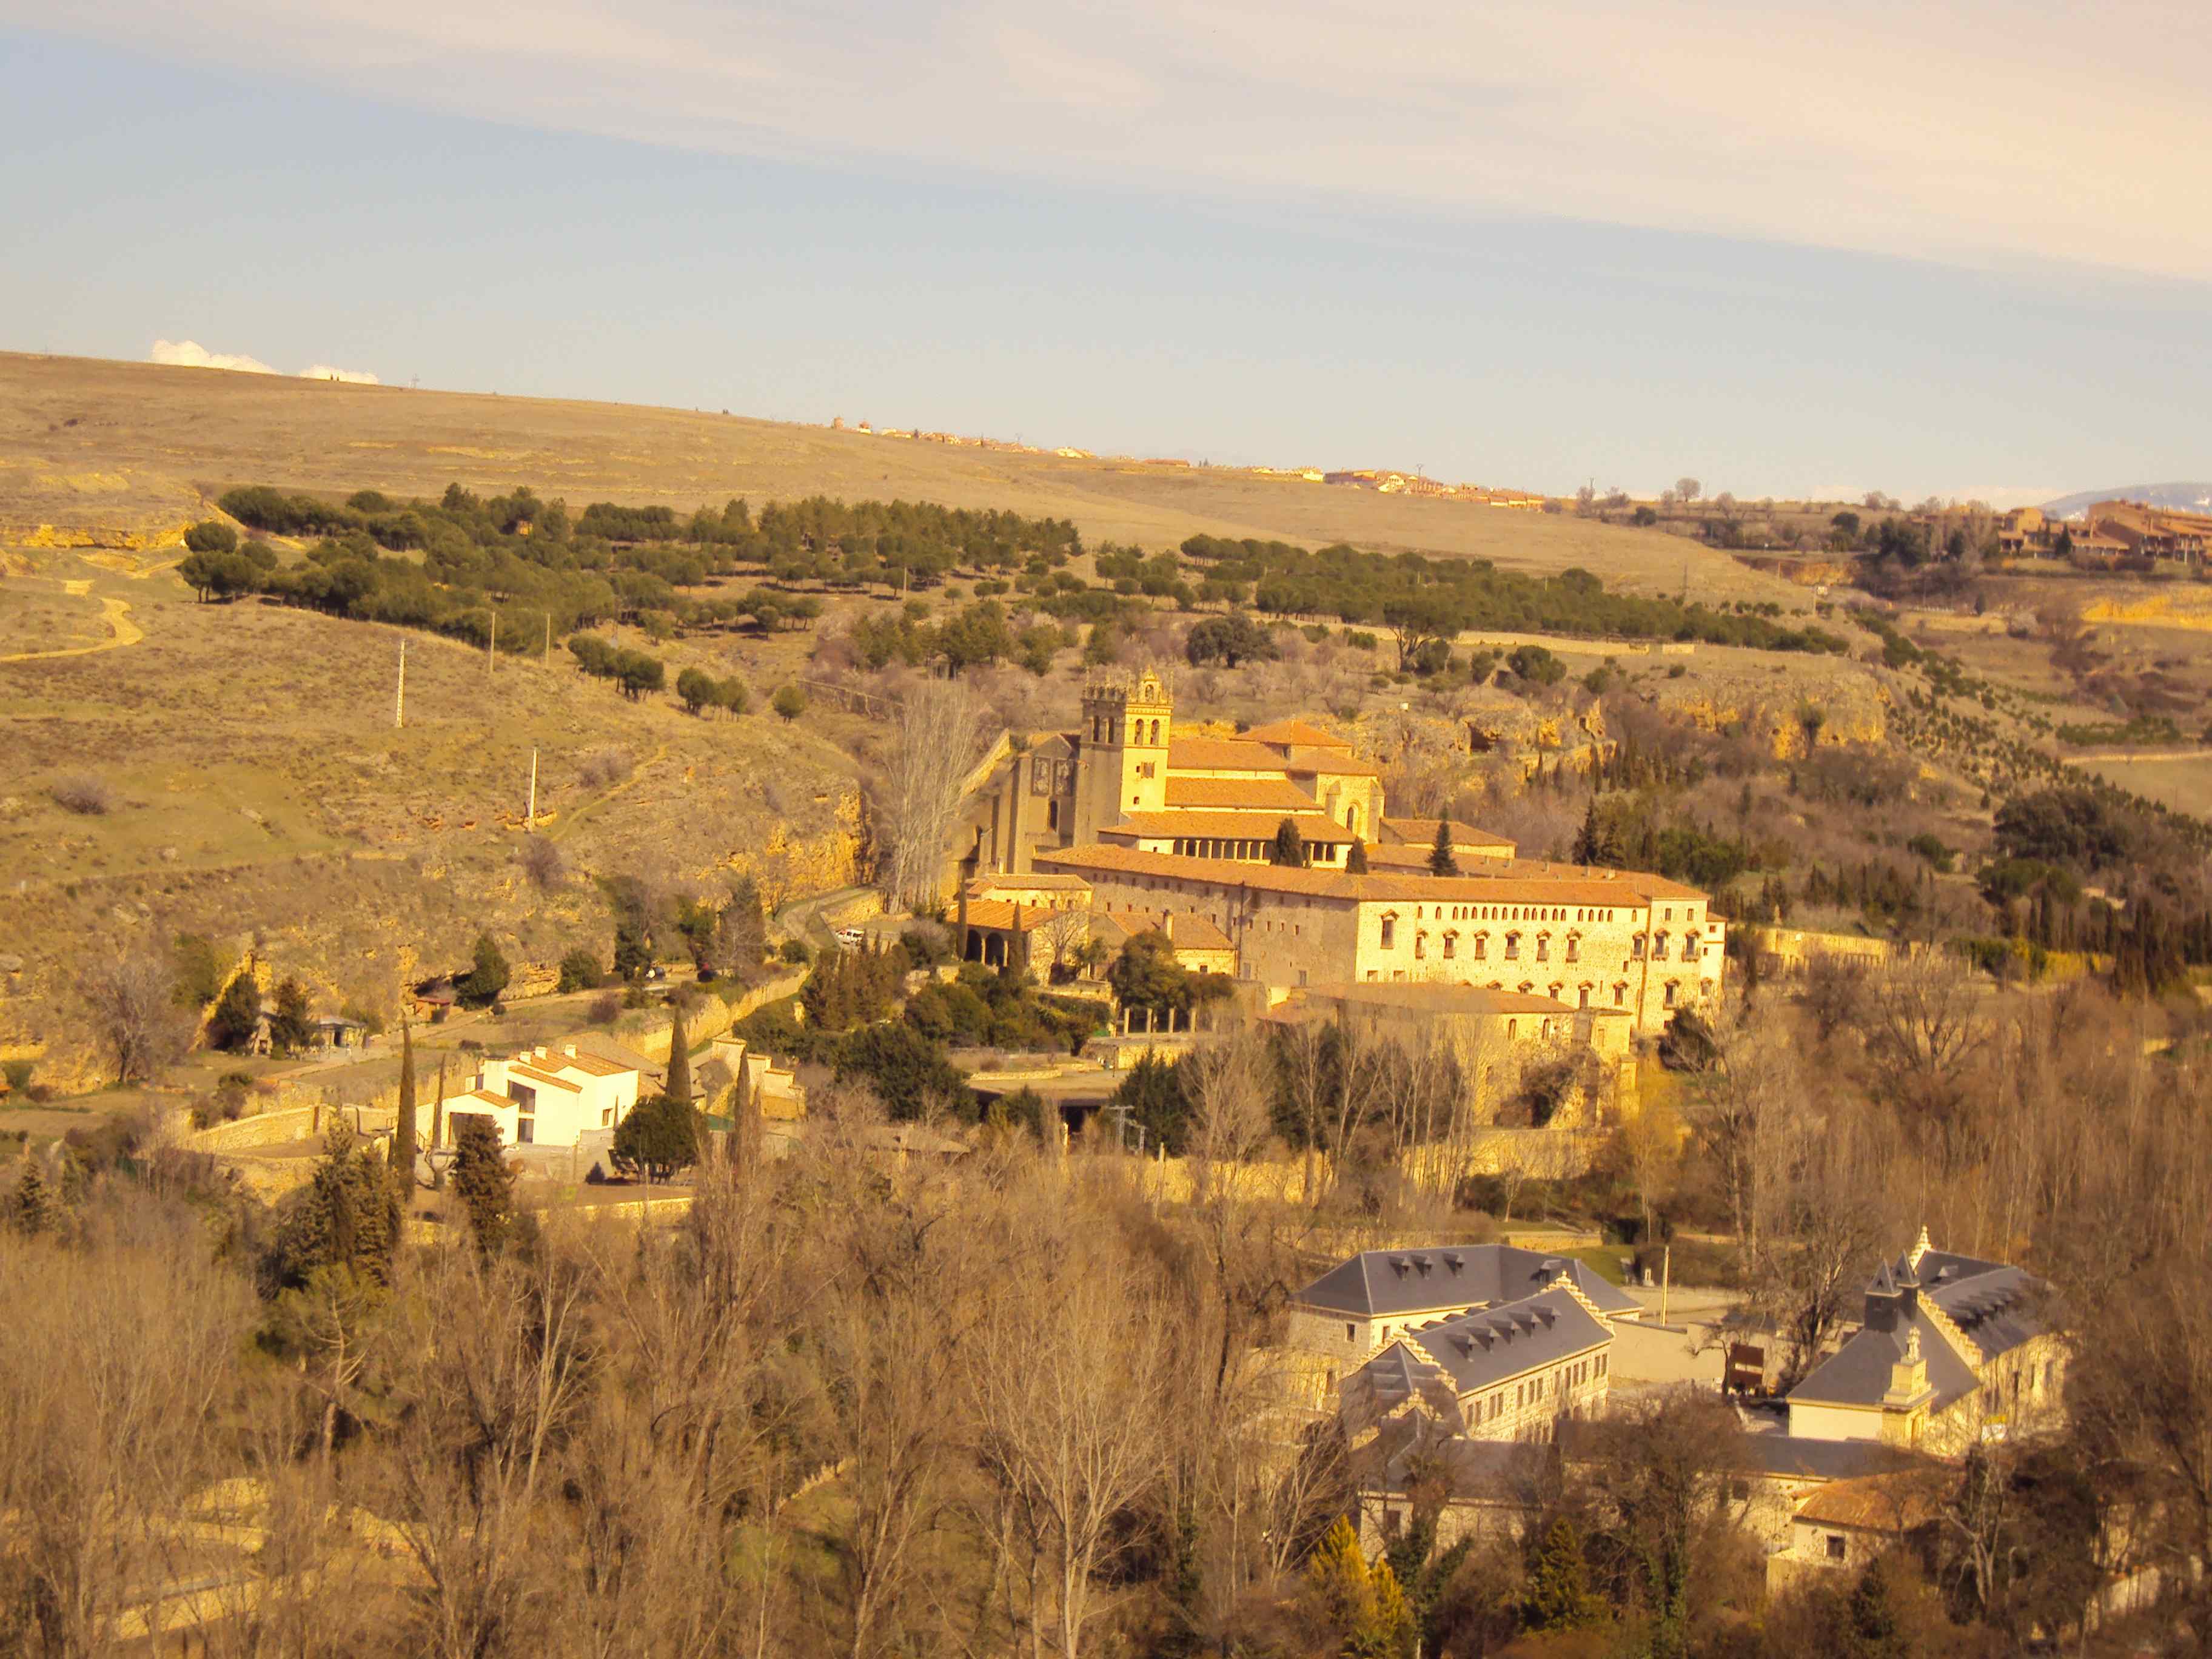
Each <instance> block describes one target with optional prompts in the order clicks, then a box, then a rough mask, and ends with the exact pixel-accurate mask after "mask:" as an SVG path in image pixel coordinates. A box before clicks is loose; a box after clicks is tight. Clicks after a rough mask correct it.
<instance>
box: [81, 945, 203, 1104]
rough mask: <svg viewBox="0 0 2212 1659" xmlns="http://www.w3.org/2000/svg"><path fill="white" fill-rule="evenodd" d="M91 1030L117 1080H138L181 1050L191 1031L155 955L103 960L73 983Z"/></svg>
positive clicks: (168, 976)
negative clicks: (78, 982)
mask: <svg viewBox="0 0 2212 1659" xmlns="http://www.w3.org/2000/svg"><path fill="white" fill-rule="evenodd" d="M78 991H79V993H80V994H82V997H83V998H84V1001H85V1006H86V1009H87V1012H88V1014H89V1015H90V1018H91V1024H92V1029H93V1031H94V1035H95V1036H97V1038H98V1039H99V1042H100V1047H101V1048H102V1049H103V1050H104V1051H105V1052H106V1055H107V1058H108V1063H109V1064H110V1065H111V1066H112V1067H113V1068H114V1072H115V1080H116V1081H117V1082H118V1083H143V1082H146V1081H148V1080H149V1079H153V1078H155V1077H158V1076H160V1075H161V1072H162V1070H163V1069H164V1068H165V1067H166V1066H168V1065H170V1064H171V1063H172V1062H173V1061H174V1060H176V1059H177V1058H178V1057H179V1055H181V1054H183V1053H184V1051H185V1043H186V1042H188V1041H189V1040H190V1037H191V1031H190V1029H189V1027H188V1025H187V1024H186V1022H185V1018H184V1016H183V1015H182V1013H181V1012H180V1011H179V1009H178V1007H177V1004H176V995H175V992H176V981H175V978H174V976H173V975H172V974H171V973H170V971H169V969H168V968H167V965H166V964H165V963H162V962H161V960H160V959H159V958H158V957H152V956H149V955H144V954H134V955H131V956H125V957H116V958H115V959H114V960H113V961H111V962H103V963H99V964H97V965H96V966H94V968H93V969H92V970H91V971H90V972H89V973H88V974H86V975H85V976H84V979H83V980H82V982H81V983H80V985H79V986H78Z"/></svg>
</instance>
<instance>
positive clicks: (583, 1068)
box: [552, 1054, 630, 1077]
mask: <svg viewBox="0 0 2212 1659" xmlns="http://www.w3.org/2000/svg"><path fill="white" fill-rule="evenodd" d="M552 1059H553V1061H554V1062H555V1063H556V1065H557V1066H559V1067H560V1069H562V1070H564V1071H577V1072H581V1073H584V1075H585V1076H586V1077H620V1076H622V1075H623V1073H625V1072H627V1071H629V1069H630V1068H629V1066H617V1065H616V1064H615V1063H614V1061H612V1060H601V1059H600V1058H599V1056H598V1055H597V1054H556V1055H554V1056H553V1057H552Z"/></svg>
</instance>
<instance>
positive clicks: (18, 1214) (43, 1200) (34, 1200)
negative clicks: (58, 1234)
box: [8, 1154, 56, 1237]
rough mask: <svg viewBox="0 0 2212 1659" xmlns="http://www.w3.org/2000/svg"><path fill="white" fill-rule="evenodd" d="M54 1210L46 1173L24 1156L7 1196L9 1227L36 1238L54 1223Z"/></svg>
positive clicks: (30, 1158)
mask: <svg viewBox="0 0 2212 1659" xmlns="http://www.w3.org/2000/svg"><path fill="white" fill-rule="evenodd" d="M55 1209H56V1205H55V1200H54V1194H53V1189H52V1188H51V1187H49V1186H48V1185H47V1184H46V1171H45V1170H41V1169H40V1167H39V1161H38V1159H36V1158H32V1157H30V1156H29V1155H28V1154H26V1155H25V1156H24V1158H23V1173H22V1176H21V1178H20V1179H19V1180H18V1181H17V1182H15V1191H14V1192H12V1193H10V1194H9V1195H8V1225H10V1226H11V1227H13V1228H15V1231H17V1232H19V1233H21V1234H23V1235H24V1236H25V1237H37V1236H38V1235H39V1234H40V1233H42V1232H45V1231H46V1230H47V1229H49V1228H50V1227H52V1225H54V1220H55Z"/></svg>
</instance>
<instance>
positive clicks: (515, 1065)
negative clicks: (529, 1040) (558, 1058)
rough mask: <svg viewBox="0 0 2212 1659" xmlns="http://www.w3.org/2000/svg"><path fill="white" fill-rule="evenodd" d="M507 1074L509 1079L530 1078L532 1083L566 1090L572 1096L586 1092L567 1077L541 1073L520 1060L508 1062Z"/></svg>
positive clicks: (582, 1086)
mask: <svg viewBox="0 0 2212 1659" xmlns="http://www.w3.org/2000/svg"><path fill="white" fill-rule="evenodd" d="M507 1075H508V1076H509V1077H522V1078H528V1079H530V1080H531V1081H532V1083H542V1084H544V1085H547V1086H548V1087H549V1088H554V1089H566V1090H567V1091H568V1092H569V1093H570V1094H572V1095H580V1094H581V1093H583V1092H584V1085H582V1084H580V1083H572V1082H570V1081H569V1080H568V1079H567V1078H565V1077H556V1076H555V1075H554V1074H553V1073H550V1072H545V1071H540V1070H539V1069H538V1067H537V1066H530V1065H526V1064H525V1063H524V1062H522V1061H521V1060H509V1061H508V1062H507Z"/></svg>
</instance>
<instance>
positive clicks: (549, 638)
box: [545, 611, 553, 664]
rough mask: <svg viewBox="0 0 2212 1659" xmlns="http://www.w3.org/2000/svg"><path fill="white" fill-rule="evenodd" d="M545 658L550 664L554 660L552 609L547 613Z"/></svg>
mask: <svg viewBox="0 0 2212 1659" xmlns="http://www.w3.org/2000/svg"><path fill="white" fill-rule="evenodd" d="M545 660H546V661H547V662H548V663H549V664H550V662H551V661H552V660H553V613H552V612H551V611H547V612H546V613H545Z"/></svg>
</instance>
